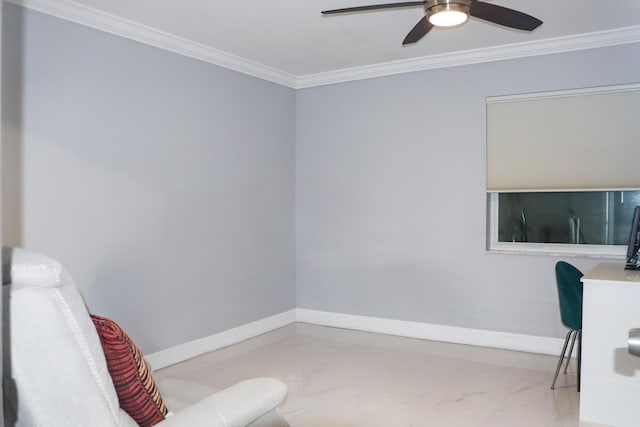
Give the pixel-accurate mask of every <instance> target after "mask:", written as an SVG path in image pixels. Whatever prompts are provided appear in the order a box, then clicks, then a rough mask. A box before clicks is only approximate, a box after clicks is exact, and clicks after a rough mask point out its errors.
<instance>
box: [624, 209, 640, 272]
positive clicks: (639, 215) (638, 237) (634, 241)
mask: <svg viewBox="0 0 640 427" xmlns="http://www.w3.org/2000/svg"><path fill="white" fill-rule="evenodd" d="M638 250H640V206H636V210H635V211H634V212H633V220H632V221H631V232H630V233H629V245H628V246H627V265H625V267H624V268H625V270H640V266H639V265H638Z"/></svg>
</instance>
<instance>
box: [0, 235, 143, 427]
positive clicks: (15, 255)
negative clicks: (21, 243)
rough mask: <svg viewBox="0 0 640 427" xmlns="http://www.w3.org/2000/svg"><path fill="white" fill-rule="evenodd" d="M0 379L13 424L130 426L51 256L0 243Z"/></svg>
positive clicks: (77, 302) (80, 306)
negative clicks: (1, 311) (0, 312)
mask: <svg viewBox="0 0 640 427" xmlns="http://www.w3.org/2000/svg"><path fill="white" fill-rule="evenodd" d="M2 258H3V265H2V283H3V292H4V298H5V316H4V319H3V328H4V331H3V332H4V333H3V338H4V343H3V344H4V354H3V362H4V375H5V378H4V381H5V384H6V386H7V387H6V388H5V390H7V392H6V394H7V399H8V402H9V405H8V406H9V408H5V409H8V410H9V413H10V414H11V416H12V417H13V418H14V419H13V420H11V421H10V423H9V425H16V426H36V425H43V426H75V425H78V426H80V425H82V426H100V427H102V426H109V427H110V426H136V425H137V424H136V423H135V421H133V420H132V419H131V418H130V417H129V416H128V415H127V414H126V413H125V412H124V411H123V410H122V409H120V407H119V403H118V396H117V395H116V391H115V388H114V386H113V382H112V380H111V376H110V375H109V371H108V369H107V365H106V360H105V357H104V353H103V351H102V346H101V344H100V340H99V338H98V335H97V332H96V330H95V327H94V325H93V322H92V321H91V319H90V317H89V313H88V311H87V309H86V306H85V304H84V301H83V299H82V296H81V295H80V293H79V292H78V290H77V289H76V286H75V284H74V283H73V280H72V279H71V276H69V274H68V273H67V272H66V271H65V270H64V269H63V268H62V266H61V265H60V264H59V263H58V262H57V261H55V260H53V259H51V258H48V257H45V256H43V255H39V254H34V253H30V252H26V251H24V250H20V249H15V248H3V251H2Z"/></svg>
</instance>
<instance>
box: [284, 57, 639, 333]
mask: <svg viewBox="0 0 640 427" xmlns="http://www.w3.org/2000/svg"><path fill="white" fill-rule="evenodd" d="M639 79H640V44H635V45H627V46H619V47H612V48H603V49H597V50H589V51H582V52H574V53H568V54H558V55H547V56H541V57H534V58H526V59H519V60H510V61H502V62H494V63H487V64H479V65H472V66H463V67H455V68H448V69H442V70H432V71H425V72H417V73H412V74H404V75H399V76H390V77H384V78H377V79H371V80H364V81H358V82H350V83H344V84H336V85H332V86H325V87H318V88H311V89H306V90H301V91H299V92H298V94H297V103H298V105H297V115H298V117H297V136H296V242H297V292H298V294H297V301H298V307H300V308H307V309H317V310H328V311H334V312H340V313H349V314H359V315H366V316H377V317H383V318H391V319H401V320H411V321H419V322H428V323H436V324H443V325H452V326H460V327H467V328H476V329H487V330H494V331H505V332H514V333H522V334H531V335H540V336H551V337H559V336H563V335H564V333H565V331H566V330H565V329H564V328H563V327H562V325H561V323H560V319H559V310H558V302H557V295H556V289H555V280H554V274H553V267H554V264H555V262H556V261H557V260H558V258H556V257H551V256H549V257H546V256H523V255H497V254H488V253H486V251H485V241H486V237H485V236H486V194H485V165H486V161H485V132H486V127H485V98H486V97H487V96H497V95H508V94H519V93H527V92H536V91H548V90H560V89H570V88H582V87H589V86H600V85H613V84H623V83H633V82H638V81H639ZM606 143H607V141H603V144H606ZM594 161H597V159H594ZM584 167H585V168H588V167H589V165H584ZM569 261H570V262H572V263H574V264H575V265H576V266H577V267H578V268H580V269H582V270H583V271H584V270H588V269H589V268H591V267H592V266H594V265H595V264H596V263H597V262H599V260H590V259H585V258H575V259H570V260H569Z"/></svg>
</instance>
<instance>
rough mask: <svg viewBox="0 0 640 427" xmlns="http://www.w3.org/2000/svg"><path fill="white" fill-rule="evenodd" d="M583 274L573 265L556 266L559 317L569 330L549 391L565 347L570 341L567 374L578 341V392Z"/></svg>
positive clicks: (578, 386) (560, 364)
mask: <svg viewBox="0 0 640 427" xmlns="http://www.w3.org/2000/svg"><path fill="white" fill-rule="evenodd" d="M582 276H583V274H582V272H581V271H580V270H578V269H577V268H575V267H574V266H573V265H571V264H569V263H567V262H564V261H559V262H558V263H557V264H556V284H557V286H558V297H559V300H560V316H561V318H562V323H563V324H564V325H565V326H566V327H567V328H569V332H568V333H567V337H566V338H565V340H564V347H562V354H560V360H558V366H557V367H556V374H555V376H554V377H553V384H551V390H554V389H555V387H556V380H557V379H558V374H559V373H560V368H561V367H562V362H563V360H564V358H565V354H566V351H567V345H568V344H569V341H571V347H570V348H569V354H568V355H567V356H566V357H567V363H566V365H565V367H564V373H565V374H566V373H567V368H568V367H569V361H570V360H571V353H573V347H574V345H575V343H576V338H577V339H578V385H577V390H578V391H580V363H581V355H582V282H581V281H580V279H581V278H582Z"/></svg>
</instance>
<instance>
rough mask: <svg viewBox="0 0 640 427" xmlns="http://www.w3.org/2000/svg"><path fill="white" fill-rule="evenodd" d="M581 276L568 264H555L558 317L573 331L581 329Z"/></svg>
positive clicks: (578, 271)
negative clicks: (558, 304) (558, 303)
mask: <svg viewBox="0 0 640 427" xmlns="http://www.w3.org/2000/svg"><path fill="white" fill-rule="evenodd" d="M582 276H583V274H582V272H581V271H580V270H578V269H577V268H575V267H574V266H573V265H571V264H569V263H568V262H564V261H558V262H557V263H556V284H557V286H558V297H559V299H560V317H561V318H562V323H563V324H564V325H565V326H566V327H567V328H570V329H575V330H580V329H582V282H581V281H580V279H581V278H582Z"/></svg>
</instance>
